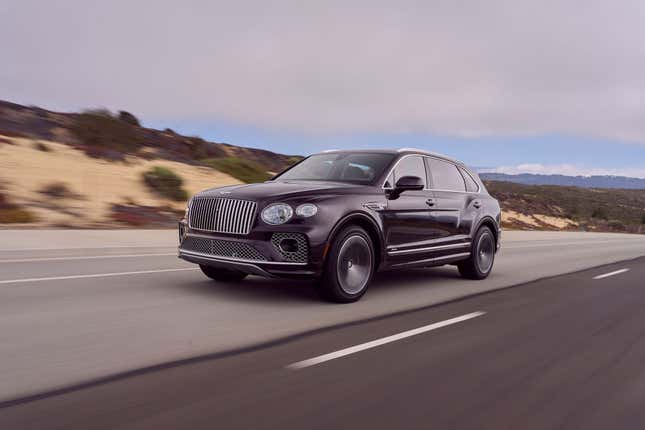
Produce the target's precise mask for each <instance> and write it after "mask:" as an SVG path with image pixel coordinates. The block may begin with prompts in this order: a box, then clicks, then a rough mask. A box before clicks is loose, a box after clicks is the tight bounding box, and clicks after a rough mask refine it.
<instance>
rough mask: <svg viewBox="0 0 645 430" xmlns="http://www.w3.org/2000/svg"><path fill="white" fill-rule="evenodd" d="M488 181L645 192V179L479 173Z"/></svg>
mask: <svg viewBox="0 0 645 430" xmlns="http://www.w3.org/2000/svg"><path fill="white" fill-rule="evenodd" d="M479 176H480V177H481V178H482V179H483V180H486V181H504V182H514V183H516V184H524V185H560V186H567V187H580V188H618V189H625V190H645V179H641V178H630V177H627V176H567V175H538V174H533V173H520V174H518V175H509V174H506V173H492V172H490V173H488V172H487V173H479Z"/></svg>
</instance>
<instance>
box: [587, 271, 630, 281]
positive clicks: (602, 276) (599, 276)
mask: <svg viewBox="0 0 645 430" xmlns="http://www.w3.org/2000/svg"><path fill="white" fill-rule="evenodd" d="M627 271H629V269H620V270H616V271H613V272H609V273H605V274H603V275H598V276H594V277H593V278H594V279H604V278H608V277H610V276H614V275H620V274H621V273H625V272H627Z"/></svg>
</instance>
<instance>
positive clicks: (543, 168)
mask: <svg viewBox="0 0 645 430" xmlns="http://www.w3.org/2000/svg"><path fill="white" fill-rule="evenodd" d="M478 170H479V171H480V172H481V173H484V172H494V173H506V174H508V175H518V174H520V173H533V174H536V175H567V176H594V175H599V176H628V177H631V178H645V168H629V167H628V168H621V169H600V168H591V167H584V166H578V165H573V164H552V165H544V164H537V163H536V164H519V165H517V166H501V167H495V168H481V169H478Z"/></svg>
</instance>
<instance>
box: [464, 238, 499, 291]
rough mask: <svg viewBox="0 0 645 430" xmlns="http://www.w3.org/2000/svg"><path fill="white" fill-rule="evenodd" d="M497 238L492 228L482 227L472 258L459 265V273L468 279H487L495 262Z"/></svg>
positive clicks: (474, 241) (471, 254)
mask: <svg viewBox="0 0 645 430" xmlns="http://www.w3.org/2000/svg"><path fill="white" fill-rule="evenodd" d="M495 250H496V244H495V236H494V235H493V232H492V231H491V229H490V228H488V227H486V226H482V227H480V228H479V230H477V234H475V238H474V239H473V244H472V249H471V253H470V258H468V260H464V261H461V262H459V264H457V267H458V268H459V273H460V274H461V276H463V277H464V278H468V279H485V278H487V277H488V275H489V274H490V272H491V271H492V270H493V263H494V262H495Z"/></svg>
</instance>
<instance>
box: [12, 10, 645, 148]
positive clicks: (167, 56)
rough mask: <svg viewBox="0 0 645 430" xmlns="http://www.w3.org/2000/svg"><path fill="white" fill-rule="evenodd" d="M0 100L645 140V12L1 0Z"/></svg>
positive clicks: (293, 124)
mask: <svg viewBox="0 0 645 430" xmlns="http://www.w3.org/2000/svg"><path fill="white" fill-rule="evenodd" d="M0 15H1V16H3V24H2V26H1V27H0V52H2V60H3V61H2V64H3V65H2V67H1V68H0V95H1V96H2V97H3V98H8V99H12V100H16V101H19V102H26V103H34V104H44V105H45V106H48V107H52V108H63V109H78V108H82V107H88V106H97V105H99V106H107V107H110V108H113V109H119V108H124V109H128V110H131V111H133V112H135V113H136V114H138V115H140V116H142V117H143V118H154V119H163V118H172V119H179V120H181V119H185V120H215V119H217V120H220V121H222V120H223V121H232V122H236V123H240V124H243V125H252V126H255V127H262V128H270V129H277V130H286V131H296V132H303V131H304V132H307V133H322V134H324V133H363V132H370V133H371V132H374V133H381V132H385V133H398V132H410V133H437V134H442V135H450V136H498V135H505V136H508V135H535V134H557V133H565V134H572V135H582V136H591V137H602V138H610V139H624V140H629V141H635V142H645V120H644V118H643V112H644V111H645V74H644V73H642V72H643V70H645V26H643V25H642V17H643V16H645V3H644V2H642V1H640V0H624V1H621V2H619V3H614V2H607V1H595V0H589V1H585V2H580V1H566V0H564V1H562V0H557V1H556V0H545V1H530V2H529V1H521V0H520V1H518V0H489V1H481V2H458V1H454V0H445V1H398V2H392V1H389V2H383V1H378V0H371V1H351V0H344V1H334V0H328V1H324V2H322V1H321V2H302V1H278V2H265V1H238V2H228V1H227V2H225V1H185V2H176V1H162V0H155V1H152V0H150V1H127V2H126V1H121V0H114V1H107V2H98V3H97V2H87V1H86V0H75V1H69V0H62V1H57V2H43V1H34V0H21V1H19V2H18V1H15V2H2V3H1V4H0Z"/></svg>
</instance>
